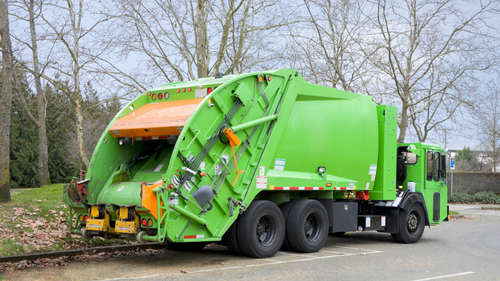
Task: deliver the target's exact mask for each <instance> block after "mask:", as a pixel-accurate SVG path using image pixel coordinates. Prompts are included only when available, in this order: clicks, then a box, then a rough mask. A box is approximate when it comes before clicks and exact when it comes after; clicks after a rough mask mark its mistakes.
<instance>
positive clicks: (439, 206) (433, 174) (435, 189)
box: [423, 149, 447, 225]
mask: <svg viewBox="0 0 500 281" xmlns="http://www.w3.org/2000/svg"><path fill="white" fill-rule="evenodd" d="M426 158H427V159H426V179H425V186H424V190H423V195H424V199H425V202H426V205H427V212H428V214H429V220H430V223H431V225H432V224H438V223H440V222H441V221H442V220H443V219H444V218H445V217H446V213H447V210H446V205H447V187H446V184H445V183H444V180H445V178H444V177H445V176H446V171H445V172H444V173H443V168H444V167H446V165H445V163H443V161H446V158H445V157H441V153H440V152H439V151H433V150H432V149H428V150H427V157H426Z"/></svg>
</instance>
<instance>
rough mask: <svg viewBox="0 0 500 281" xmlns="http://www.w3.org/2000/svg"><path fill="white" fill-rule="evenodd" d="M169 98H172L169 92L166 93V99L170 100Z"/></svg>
mask: <svg viewBox="0 0 500 281" xmlns="http://www.w3.org/2000/svg"><path fill="white" fill-rule="evenodd" d="M169 97H170V94H169V93H168V92H165V99H166V100H168V98H169Z"/></svg>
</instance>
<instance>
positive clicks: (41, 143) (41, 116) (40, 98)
mask: <svg viewBox="0 0 500 281" xmlns="http://www.w3.org/2000/svg"><path fill="white" fill-rule="evenodd" d="M29 5H30V6H29V14H30V31H31V50H32V52H33V76H34V77H35V87H36V95H37V110H38V122H37V123H36V125H37V127H38V150H39V156H38V177H39V178H40V186H46V185H49V184H50V173H49V152H48V148H47V129H46V128H47V124H46V121H45V120H46V115H47V114H46V108H47V104H46V100H45V96H44V95H45V93H44V91H43V89H42V83H41V81H40V66H39V62H38V47H37V42H36V30H35V16H34V12H33V10H34V6H35V3H34V0H31V1H30V4H29Z"/></svg>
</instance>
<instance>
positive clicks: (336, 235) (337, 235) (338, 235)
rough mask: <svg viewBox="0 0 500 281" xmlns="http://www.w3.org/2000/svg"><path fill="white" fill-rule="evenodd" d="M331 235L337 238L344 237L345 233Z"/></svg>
mask: <svg viewBox="0 0 500 281" xmlns="http://www.w3.org/2000/svg"><path fill="white" fill-rule="evenodd" d="M330 234H331V235H332V236H335V237H344V234H345V232H334V233H330Z"/></svg>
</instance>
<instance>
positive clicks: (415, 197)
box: [399, 192, 430, 226]
mask: <svg viewBox="0 0 500 281" xmlns="http://www.w3.org/2000/svg"><path fill="white" fill-rule="evenodd" d="M413 203H419V204H420V205H422V209H423V210H424V216H425V225H427V226H430V221H429V215H428V213H427V206H426V205H425V200H424V196H423V195H422V193H420V192H407V193H406V194H405V195H404V198H403V201H402V202H401V204H400V205H399V206H400V208H401V209H403V210H405V211H408V210H409V209H410V207H411V205H413Z"/></svg>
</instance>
